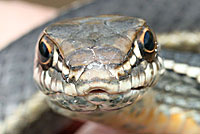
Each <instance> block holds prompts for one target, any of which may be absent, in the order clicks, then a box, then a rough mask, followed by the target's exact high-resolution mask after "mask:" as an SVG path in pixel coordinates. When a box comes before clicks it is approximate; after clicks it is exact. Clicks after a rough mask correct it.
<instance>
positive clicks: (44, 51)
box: [39, 42, 50, 62]
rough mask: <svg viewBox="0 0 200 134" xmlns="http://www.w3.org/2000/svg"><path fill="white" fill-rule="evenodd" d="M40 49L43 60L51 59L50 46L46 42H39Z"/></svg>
mask: <svg viewBox="0 0 200 134" xmlns="http://www.w3.org/2000/svg"><path fill="white" fill-rule="evenodd" d="M39 51H40V54H41V56H40V60H41V61H42V62H46V61H47V60H48V59H49V56H50V55H49V51H48V48H47V46H46V44H45V43H44V42H41V43H40V44H39Z"/></svg>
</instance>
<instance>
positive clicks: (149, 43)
mask: <svg viewBox="0 0 200 134" xmlns="http://www.w3.org/2000/svg"><path fill="white" fill-rule="evenodd" d="M144 47H145V49H147V50H149V51H151V50H153V49H154V39H153V34H152V33H151V32H149V31H147V32H146V33H145V35H144Z"/></svg>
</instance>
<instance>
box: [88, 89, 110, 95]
mask: <svg viewBox="0 0 200 134" xmlns="http://www.w3.org/2000/svg"><path fill="white" fill-rule="evenodd" d="M100 93H107V92H106V91H105V90H104V89H101V88H97V89H92V90H91V91H89V93H88V94H100Z"/></svg>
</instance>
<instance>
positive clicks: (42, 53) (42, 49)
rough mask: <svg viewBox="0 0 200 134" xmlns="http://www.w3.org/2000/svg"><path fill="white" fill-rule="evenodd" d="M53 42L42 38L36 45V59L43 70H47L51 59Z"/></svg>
mask: <svg viewBox="0 0 200 134" xmlns="http://www.w3.org/2000/svg"><path fill="white" fill-rule="evenodd" d="M53 47H54V45H53V42H52V41H51V40H50V39H48V37H45V36H44V37H43V38H42V39H41V40H40V41H39V44H38V59H39V62H40V64H41V65H42V66H43V68H46V69H48V66H50V65H51V63H52V58H53Z"/></svg>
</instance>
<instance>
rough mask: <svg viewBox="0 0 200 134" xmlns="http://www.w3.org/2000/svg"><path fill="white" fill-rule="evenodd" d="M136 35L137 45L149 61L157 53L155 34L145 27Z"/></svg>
mask: <svg viewBox="0 0 200 134" xmlns="http://www.w3.org/2000/svg"><path fill="white" fill-rule="evenodd" d="M138 37H139V39H138V45H139V48H140V52H141V54H142V56H143V58H144V59H145V60H147V61H149V62H151V61H153V60H154V58H155V55H156V53H157V52H156V49H157V41H156V37H155V35H154V34H153V32H152V31H151V30H150V29H149V28H148V27H147V28H144V29H143V30H142V31H141V33H140V34H139V36H138Z"/></svg>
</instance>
